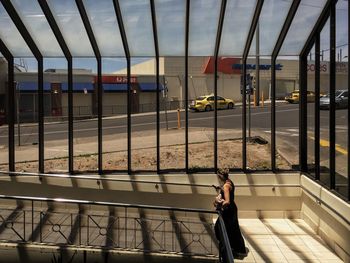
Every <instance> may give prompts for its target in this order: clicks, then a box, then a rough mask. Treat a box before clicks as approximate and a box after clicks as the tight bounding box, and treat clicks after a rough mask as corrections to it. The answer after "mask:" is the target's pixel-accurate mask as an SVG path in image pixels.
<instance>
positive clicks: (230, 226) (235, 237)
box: [215, 180, 247, 256]
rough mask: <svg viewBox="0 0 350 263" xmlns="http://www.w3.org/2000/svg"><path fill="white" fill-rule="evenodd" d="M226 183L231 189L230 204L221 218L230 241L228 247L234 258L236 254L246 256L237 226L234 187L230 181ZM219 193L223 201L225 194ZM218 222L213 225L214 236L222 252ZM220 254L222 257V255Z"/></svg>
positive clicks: (221, 191)
mask: <svg viewBox="0 0 350 263" xmlns="http://www.w3.org/2000/svg"><path fill="white" fill-rule="evenodd" d="M226 183H229V184H230V185H231V187H232V189H231V190H230V204H229V205H228V206H227V207H226V208H225V209H223V210H222V218H223V220H224V222H225V227H226V232H227V236H228V238H229V240H230V245H231V249H232V253H233V255H234V256H236V255H238V254H246V253H247V252H246V248H245V243H244V239H243V237H242V234H241V230H240V229H239V224H238V216H237V206H236V204H235V201H234V199H235V186H234V184H233V182H232V181H231V180H227V181H226ZM220 193H221V196H222V199H225V194H224V191H223V189H221V190H220ZM218 221H219V220H217V221H216V223H215V235H216V238H217V239H218V240H219V246H220V248H219V249H220V252H223V251H222V242H221V240H220V235H219V225H218V223H219V222H218ZM220 254H221V255H222V256H224V255H223V254H222V253H220Z"/></svg>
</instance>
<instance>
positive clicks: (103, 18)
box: [84, 0, 125, 56]
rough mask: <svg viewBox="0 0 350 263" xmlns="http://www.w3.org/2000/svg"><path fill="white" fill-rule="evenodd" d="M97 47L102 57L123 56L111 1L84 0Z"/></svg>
mask: <svg viewBox="0 0 350 263" xmlns="http://www.w3.org/2000/svg"><path fill="white" fill-rule="evenodd" d="M84 4H85V8H86V12H87V14H88V16H89V20H90V23H91V27H92V30H93V32H94V35H95V38H96V41H97V44H98V47H99V49H100V52H101V55H102V56H124V55H125V52H124V48H123V42H122V39H121V36H120V31H119V26H118V22H117V17H116V15H115V11H114V6H113V3H112V1H111V0H100V1H95V0H84Z"/></svg>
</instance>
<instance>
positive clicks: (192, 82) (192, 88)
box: [188, 57, 214, 172]
mask: <svg viewBox="0 0 350 263" xmlns="http://www.w3.org/2000/svg"><path fill="white" fill-rule="evenodd" d="M209 59H210V58H208V57H189V60H188V63H189V76H188V99H189V109H190V110H189V113H188V158H189V160H188V163H189V169H191V171H193V172H201V171H207V170H208V169H213V167H214V100H213V98H214V97H213V95H214V70H212V69H213V68H214V67H211V68H210V69H206V70H205V74H203V73H202V68H203V66H205V65H208V64H210V63H214V61H213V59H212V58H211V60H212V62H210V61H209Z"/></svg>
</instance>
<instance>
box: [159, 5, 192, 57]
mask: <svg viewBox="0 0 350 263" xmlns="http://www.w3.org/2000/svg"><path fill="white" fill-rule="evenodd" d="M155 9H156V16H157V33H158V45H159V54H160V55H161V56H164V55H167V56H184V55H185V27H186V1H185V0H168V1H162V0H156V1H155Z"/></svg>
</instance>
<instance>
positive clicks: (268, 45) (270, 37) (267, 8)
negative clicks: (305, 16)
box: [252, 0, 292, 55]
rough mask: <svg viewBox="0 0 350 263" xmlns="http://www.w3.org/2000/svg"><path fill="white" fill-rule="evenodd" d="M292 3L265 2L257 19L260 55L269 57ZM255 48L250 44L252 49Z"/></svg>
mask: <svg viewBox="0 0 350 263" xmlns="http://www.w3.org/2000/svg"><path fill="white" fill-rule="evenodd" d="M291 4H292V1H281V0H265V1H264V5H263V8H262V10H261V14H260V18H259V27H260V28H259V30H260V41H259V43H260V50H259V53H260V55H271V54H272V52H273V49H274V47H275V45H276V41H277V39H278V36H279V34H280V32H281V29H282V26H283V23H284V21H285V19H286V18H287V14H288V11H289V9H290V6H291ZM253 46H255V45H254V44H252V47H253Z"/></svg>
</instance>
